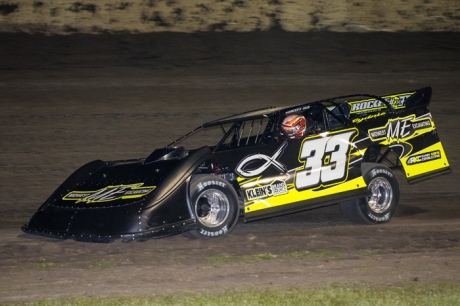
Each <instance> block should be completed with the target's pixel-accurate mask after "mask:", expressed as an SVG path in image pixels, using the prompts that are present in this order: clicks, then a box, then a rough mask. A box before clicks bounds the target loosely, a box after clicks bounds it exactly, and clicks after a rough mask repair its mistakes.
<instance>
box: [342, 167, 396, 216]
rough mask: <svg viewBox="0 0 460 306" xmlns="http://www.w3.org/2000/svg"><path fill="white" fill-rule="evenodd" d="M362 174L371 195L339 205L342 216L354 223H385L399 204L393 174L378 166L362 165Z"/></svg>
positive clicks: (387, 169)
mask: <svg viewBox="0 0 460 306" xmlns="http://www.w3.org/2000/svg"><path fill="white" fill-rule="evenodd" d="M362 174H363V177H364V180H365V181H366V183H367V186H368V188H369V191H370V192H371V195H370V196H368V197H364V198H360V199H355V200H350V201H346V202H342V203H340V209H341V210H342V213H343V215H344V216H345V217H346V218H347V219H349V220H350V221H352V222H355V223H367V224H378V223H385V222H388V221H389V220H390V218H391V217H392V216H393V214H394V213H395V211H396V209H397V207H398V203H399V184H398V181H397V180H396V177H395V175H394V174H393V172H392V171H391V170H390V169H389V168H387V167H385V166H383V165H380V164H374V163H363V164H362Z"/></svg>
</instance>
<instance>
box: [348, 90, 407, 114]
mask: <svg viewBox="0 0 460 306" xmlns="http://www.w3.org/2000/svg"><path fill="white" fill-rule="evenodd" d="M414 93H415V92H409V93H403V94H397V95H391V96H385V97H382V98H383V99H384V100H385V101H387V102H388V103H389V104H390V105H391V106H392V107H393V108H394V109H400V108H404V107H406V106H405V103H406V100H407V98H409V97H410V96H411V95H413V94H414ZM348 104H349V105H350V114H357V113H364V112H369V111H378V110H381V109H384V108H387V106H386V105H385V104H384V103H383V102H382V101H380V100H377V99H367V100H360V101H352V102H348Z"/></svg>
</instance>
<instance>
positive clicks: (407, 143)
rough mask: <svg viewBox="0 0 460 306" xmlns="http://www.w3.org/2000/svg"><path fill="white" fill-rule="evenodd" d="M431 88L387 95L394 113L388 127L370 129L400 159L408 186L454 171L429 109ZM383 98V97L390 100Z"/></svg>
mask: <svg viewBox="0 0 460 306" xmlns="http://www.w3.org/2000/svg"><path fill="white" fill-rule="evenodd" d="M431 93H432V90H431V87H425V88H422V89H419V90H417V91H414V92H408V93H404V94H397V95H391V96H387V97H388V98H390V97H391V98H390V99H392V100H390V101H389V102H390V103H392V104H393V106H394V109H395V112H394V113H393V114H388V117H387V118H388V120H387V121H386V123H385V125H383V126H380V127H377V128H371V129H369V130H368V135H369V138H370V139H371V140H372V141H373V142H375V143H379V144H380V145H384V146H388V147H390V148H391V149H392V150H393V151H394V152H395V153H396V155H397V156H398V158H399V161H400V162H401V165H402V168H403V170H404V173H405V175H406V178H407V180H408V182H409V183H414V182H417V181H420V180H424V179H428V178H431V177H434V176H437V175H440V174H444V173H449V172H451V168H450V165H449V162H448V160H447V156H446V153H445V151H444V148H443V146H442V143H441V141H440V139H439V136H438V132H437V129H436V126H435V123H434V121H433V118H432V116H431V113H430V111H429V110H428V104H429V102H430V98H431ZM387 97H383V98H387Z"/></svg>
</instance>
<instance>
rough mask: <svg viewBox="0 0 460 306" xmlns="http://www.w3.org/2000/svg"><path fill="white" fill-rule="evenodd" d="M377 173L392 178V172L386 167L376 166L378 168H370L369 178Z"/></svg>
mask: <svg viewBox="0 0 460 306" xmlns="http://www.w3.org/2000/svg"><path fill="white" fill-rule="evenodd" d="M378 174H385V175H387V176H388V177H391V178H393V176H394V175H393V173H392V172H391V171H389V170H387V169H384V168H378V169H372V171H371V172H370V178H371V179H372V178H374V177H375V176H377V175H378Z"/></svg>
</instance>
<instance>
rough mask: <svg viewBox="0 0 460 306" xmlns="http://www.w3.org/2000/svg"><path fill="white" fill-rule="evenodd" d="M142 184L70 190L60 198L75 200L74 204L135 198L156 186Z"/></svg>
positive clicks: (147, 192)
mask: <svg viewBox="0 0 460 306" xmlns="http://www.w3.org/2000/svg"><path fill="white" fill-rule="evenodd" d="M143 184H144V183H137V184H132V185H117V186H107V187H105V188H102V189H99V190H96V191H72V192H69V193H68V194H67V195H66V196H64V197H63V198H62V199H63V200H67V201H75V204H78V203H81V202H83V203H87V204H90V203H97V202H109V201H115V200H125V199H135V198H141V197H143V196H146V195H147V194H149V193H150V192H152V191H153V190H154V189H155V188H156V186H142V185H143Z"/></svg>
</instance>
